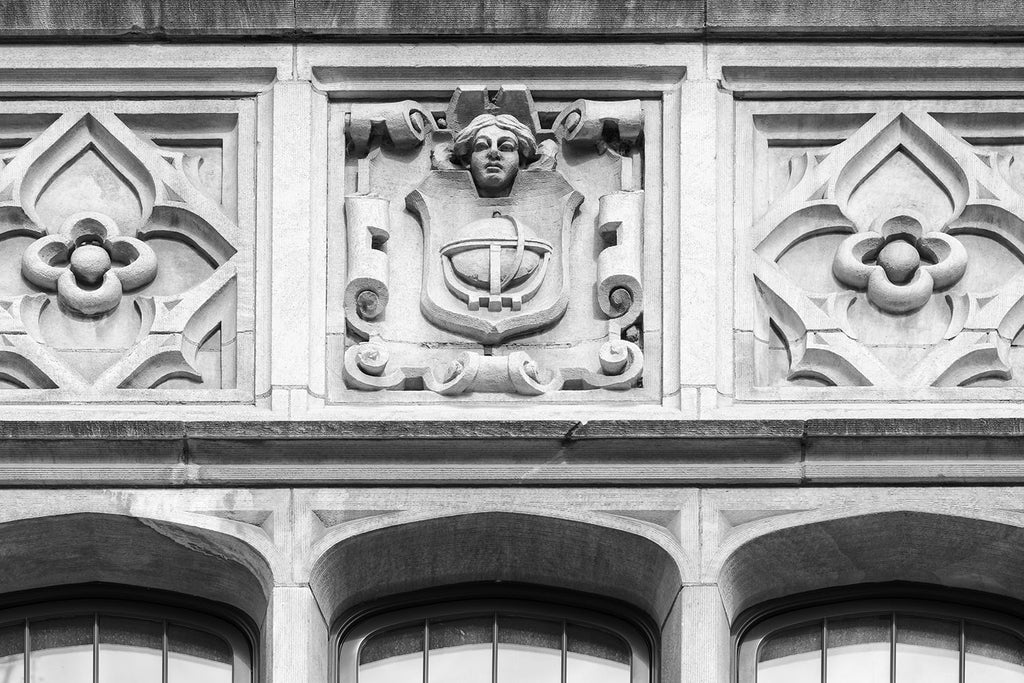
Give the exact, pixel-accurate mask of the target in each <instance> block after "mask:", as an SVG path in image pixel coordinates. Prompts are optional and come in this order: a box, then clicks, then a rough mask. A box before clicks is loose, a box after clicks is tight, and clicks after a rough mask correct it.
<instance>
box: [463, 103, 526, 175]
mask: <svg viewBox="0 0 1024 683" xmlns="http://www.w3.org/2000/svg"><path fill="white" fill-rule="evenodd" d="M487 126H497V127H499V128H501V129H503V130H507V131H508V132H510V133H512V134H513V135H514V136H515V137H516V142H518V143H519V158H520V159H521V160H522V161H523V162H524V163H528V162H530V161H533V160H534V159H535V158H536V157H537V138H535V137H534V136H533V131H531V130H530V129H529V127H527V126H526V125H524V124H523V123H522V122H521V121H520V120H519V119H517V118H516V117H514V116H512V115H511V114H497V115H495V114H480V115H479V116H477V117H476V118H474V119H473V120H472V121H470V122H469V123H468V124H467V125H466V127H465V128H463V129H462V130H461V131H459V134H458V135H456V136H455V142H454V146H453V148H452V152H453V153H454V156H455V158H456V159H459V160H460V161H462V162H463V163H465V162H466V161H467V160H468V159H469V155H470V154H471V153H472V152H473V141H474V140H476V136H477V135H478V134H479V133H480V131H481V130H483V129H484V128H486V127H487Z"/></svg>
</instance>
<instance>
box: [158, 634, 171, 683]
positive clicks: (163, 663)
mask: <svg viewBox="0 0 1024 683" xmlns="http://www.w3.org/2000/svg"><path fill="white" fill-rule="evenodd" d="M161 623H162V624H163V627H164V633H163V647H161V649H160V680H161V681H163V683H167V682H168V680H170V673H169V669H170V663H169V660H170V646H169V643H168V641H167V620H166V619H164V620H163V621H162V622H161Z"/></svg>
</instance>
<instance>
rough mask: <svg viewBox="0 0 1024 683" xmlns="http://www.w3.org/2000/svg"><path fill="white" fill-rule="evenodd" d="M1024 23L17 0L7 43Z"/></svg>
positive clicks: (1004, 29)
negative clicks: (69, 39) (73, 39)
mask: <svg viewBox="0 0 1024 683" xmlns="http://www.w3.org/2000/svg"><path fill="white" fill-rule="evenodd" d="M1022 28H1024V10H1022V9H1021V7H1020V5H1019V3H1017V2H1015V1H1014V0H969V1H966V2H965V1H963V0H959V1H957V0H943V1H942V2H931V3H916V4H914V3H911V4H906V3H890V4H886V5H880V4H879V3H877V2H873V1H872V0H856V1H854V2H836V0H801V1H800V2H788V3H785V4H784V5H779V4H778V3H773V2H764V1H763V0H708V1H707V2H698V1H697V0H685V1H680V2H673V3H669V4H666V3H657V2H653V1H651V0H646V1H644V2H641V3H633V4H629V5H628V7H627V6H624V5H623V4H622V3H616V2H611V1H609V0H601V1H599V2H583V1H582V0H570V1H563V2H555V3H552V2H545V1H544V0H530V1H529V2H525V3H524V2H522V1H518V2H513V1H512V0H490V1H489V2H487V3H483V4H481V3H475V2H469V1H467V0H459V1H458V2H451V3H448V4H446V5H445V6H444V11H438V8H437V6H436V5H435V4H433V3H429V2H425V1H424V0H402V1H401V2H398V3H395V4H393V5H389V6H388V7H387V8H383V9H382V8H381V6H380V5H379V4H376V3H374V2H372V1H371V0H350V1H349V2H345V3H332V2H327V1H326V0H292V1H291V2H287V3H285V2H280V3H279V2H273V1H272V0H261V1H260V2H255V3H246V2H240V1H238V0H232V1H231V2H224V3H219V4H217V5H202V6H197V5H195V4H194V3H186V2H184V1H183V0H164V1H162V2H154V1H153V0H115V1H113V2H108V3H92V4H86V5H83V4H76V3H51V4H48V5H40V4H39V3H33V2H32V1H31V0H20V1H19V2H16V3H12V4H11V5H10V6H9V7H8V10H7V14H6V15H5V22H4V26H3V28H2V29H0V36H3V37H4V38H6V39H8V40H9V39H24V40H57V39H60V40H66V39H67V38H68V37H76V38H82V39H106V40H110V39H122V40H123V39H130V40H147V39H148V40H178V41H185V40H201V39H210V38H240V37H262V38H274V39H278V40H293V39H302V38H322V37H332V38H342V39H346V40H353V39H355V40H359V39H363V40H365V39H367V38H371V39H372V38H378V37H410V38H411V37H416V38H420V39H431V38H437V37H442V38H444V37H465V36H495V37H498V38H501V39H508V38H509V37H531V36H558V35H569V36H572V37H574V38H576V37H580V36H584V37H616V36H631V37H638V36H659V37H685V38H690V37H699V36H756V37H759V38H767V37H772V36H777V37H793V36H836V37H859V36H871V37H877V36H879V35H888V36H930V37H931V36H956V37H975V38H979V39H985V38H989V37H994V36H1007V37H1013V36H1017V35H1019V34H1020V32H1021V30H1022Z"/></svg>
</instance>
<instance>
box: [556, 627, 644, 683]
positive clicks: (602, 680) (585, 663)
mask: <svg viewBox="0 0 1024 683" xmlns="http://www.w3.org/2000/svg"><path fill="white" fill-rule="evenodd" d="M565 635H566V645H567V652H566V662H565V677H566V683H629V680H630V675H629V665H630V655H629V646H628V645H627V644H626V642H625V641H624V640H622V639H621V638H619V637H618V636H615V635H612V634H611V633H608V632H606V631H599V630H596V629H592V628H584V627H582V626H573V625H572V624H569V625H567V626H566V627H565Z"/></svg>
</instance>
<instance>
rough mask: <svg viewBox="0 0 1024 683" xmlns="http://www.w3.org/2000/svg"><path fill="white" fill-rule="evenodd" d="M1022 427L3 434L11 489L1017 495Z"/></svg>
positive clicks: (815, 424)
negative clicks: (890, 488)
mask: <svg viewBox="0 0 1024 683" xmlns="http://www.w3.org/2000/svg"><path fill="white" fill-rule="evenodd" d="M1022 451H1024V420H1018V419H993V420H985V419H963V420H933V419H920V420H919V419H893V420H806V421H801V420H750V421H612V420H597V421H591V422H573V421H570V420H564V421H538V422H491V421H487V422H483V421H458V422H451V421H447V422H441V421H438V422H430V421H422V422H420V421H416V422H252V421H232V422H175V421H159V422H157V421H138V422H135V421H128V422H126V421H116V422H114V421H111V422H104V421H81V422H14V421H9V422H3V423H0V480H2V481H3V482H4V484H5V485H31V486H39V485H43V486H45V485H54V484H61V485H65V486H66V485H68V484H74V485H83V486H100V485H103V486H109V485H129V486H145V485H184V486H234V485H262V486H274V487H277V486H311V485H440V484H448V485H460V484H461V485H511V484H518V483H525V482H529V483H531V484H541V485H611V484H616V485H621V484H636V485H661V484H664V485H668V484H692V485H708V486H736V485H744V486H757V485H761V484H765V485H767V484H779V483H783V484H786V483H789V484H812V485H813V484H824V483H831V484H836V483H843V484H874V483H883V482H884V483H890V484H907V485H910V484H914V485H919V484H931V483H947V484H948V483H965V484H966V483H973V484H977V483H1003V484H1006V483H1020V482H1021V481H1024V459H1022V458H1021V457H1020V454H1021V452H1022Z"/></svg>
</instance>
